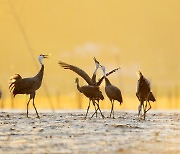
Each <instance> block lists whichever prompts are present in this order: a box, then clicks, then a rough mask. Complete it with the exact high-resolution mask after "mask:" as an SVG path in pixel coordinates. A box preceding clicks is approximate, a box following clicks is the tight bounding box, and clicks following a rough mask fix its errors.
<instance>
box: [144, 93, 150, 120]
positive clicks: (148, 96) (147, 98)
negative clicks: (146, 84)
mask: <svg viewBox="0 0 180 154" xmlns="http://www.w3.org/2000/svg"><path fill="white" fill-rule="evenodd" d="M149 94H150V93H149ZM149 94H148V96H147V98H146V105H145V108H144V120H145V119H146V112H147V111H146V108H147V103H148V98H149ZM148 110H149V109H148Z"/></svg>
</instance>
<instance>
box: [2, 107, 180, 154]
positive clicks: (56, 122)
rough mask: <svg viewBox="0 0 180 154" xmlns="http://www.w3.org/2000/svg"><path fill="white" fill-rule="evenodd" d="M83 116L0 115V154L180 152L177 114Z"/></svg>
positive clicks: (179, 123)
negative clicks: (142, 117) (144, 117)
mask: <svg viewBox="0 0 180 154" xmlns="http://www.w3.org/2000/svg"><path fill="white" fill-rule="evenodd" d="M103 113H104V115H105V116H108V115H109V111H108V112H107V111H104V112H103ZM84 114H85V110H83V111H78V112H70V111H67V112H56V113H50V112H49V113H48V112H40V117H41V118H40V119H37V118H36V115H35V114H34V112H33V111H32V112H31V113H30V118H26V114H25V111H23V112H0V153H119V152H122V153H180V112H179V111H176V112H153V111H150V112H149V113H148V114H147V119H146V121H144V120H140V121H139V120H138V119H137V113H136V112H130V111H128V112H123V111H115V117H116V119H110V118H105V119H102V118H101V117H100V115H99V116H98V118H92V119H90V118H87V119H86V120H85V119H84ZM91 114H92V112H90V113H89V114H88V116H89V117H90V115H91Z"/></svg>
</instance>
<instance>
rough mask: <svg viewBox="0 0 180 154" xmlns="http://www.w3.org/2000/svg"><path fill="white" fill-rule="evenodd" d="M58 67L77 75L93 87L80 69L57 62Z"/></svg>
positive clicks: (86, 75)
mask: <svg viewBox="0 0 180 154" xmlns="http://www.w3.org/2000/svg"><path fill="white" fill-rule="evenodd" d="M59 65H60V66H61V67H63V68H64V69H69V70H71V71H73V72H75V73H77V74H78V75H79V76H81V77H82V78H83V79H84V80H85V81H86V82H87V83H88V84H89V85H93V82H92V79H91V78H90V77H89V75H88V74H87V73H86V72H85V71H83V70H82V69H80V68H78V67H76V66H73V65H70V64H67V63H64V62H61V61H59Z"/></svg>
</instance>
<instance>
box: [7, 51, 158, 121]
mask: <svg viewBox="0 0 180 154" xmlns="http://www.w3.org/2000/svg"><path fill="white" fill-rule="evenodd" d="M44 58H48V55H44V54H41V55H40V56H39V57H38V60H39V62H40V64H41V69H40V71H39V72H38V73H37V75H35V76H34V77H31V78H22V77H21V75H19V74H15V75H14V76H12V77H11V78H10V81H9V89H10V92H11V93H12V95H13V96H14V97H15V96H16V95H17V94H27V95H30V97H29V100H28V102H27V117H28V106H29V102H30V101H31V100H33V106H34V109H35V111H36V114H37V117H38V118H40V117H39V114H38V112H37V109H36V106H35V102H34V99H35V95H36V90H38V89H39V88H40V86H41V83H42V79H43V73H44V64H43V62H42V60H43V59H44ZM94 62H95V71H94V73H93V75H92V78H90V77H89V75H88V74H87V73H86V72H85V71H83V70H82V69H80V68H78V67H76V66H73V65H70V64H67V63H64V62H61V61H60V62H59V65H60V66H61V67H62V68H64V69H68V70H71V71H73V72H75V73H76V74H78V75H79V76H80V77H82V78H83V79H84V80H85V81H86V82H87V84H88V85H85V86H80V85H79V79H78V78H76V79H75V83H76V85H77V89H78V91H79V92H80V93H82V94H84V95H85V96H86V97H87V98H89V105H88V108H87V112H86V115H85V118H86V117H87V114H88V111H89V108H90V104H91V102H92V103H93V105H94V108H95V112H94V113H93V114H92V116H91V117H93V116H94V115H96V117H97V111H98V110H99V112H100V114H101V116H102V118H104V115H103V113H102V111H101V109H100V106H99V101H100V100H103V99H104V96H103V95H102V92H101V90H100V88H99V87H100V85H101V83H102V81H103V80H105V92H106V95H107V97H108V98H109V100H110V101H111V104H112V107H111V112H110V117H111V116H112V117H113V118H114V101H115V100H117V101H118V102H119V103H120V105H121V104H122V102H123V98H122V94H121V91H120V89H119V88H118V87H116V86H114V85H112V84H111V82H110V81H109V79H108V78H107V77H108V76H109V75H110V74H112V73H114V72H116V71H117V70H119V69H120V67H118V68H115V69H113V70H112V71H110V72H108V73H106V69H105V67H104V66H102V65H101V64H100V63H99V62H98V61H97V60H96V58H94ZM99 68H100V69H101V70H102V71H103V76H102V77H101V78H100V79H99V80H98V81H97V80H96V73H97V70H98V69H99ZM138 75H139V79H138V83H137V92H136V96H137V98H138V100H139V101H140V104H139V106H138V117H139V118H141V117H143V118H144V119H145V117H146V113H147V112H148V111H149V110H150V109H151V104H150V101H152V102H154V101H156V99H155V97H154V95H153V93H152V91H151V89H150V82H149V81H148V80H147V79H146V78H145V77H144V76H143V74H142V73H141V72H140V71H139V72H138ZM142 109H143V113H142V114H141V110H142Z"/></svg>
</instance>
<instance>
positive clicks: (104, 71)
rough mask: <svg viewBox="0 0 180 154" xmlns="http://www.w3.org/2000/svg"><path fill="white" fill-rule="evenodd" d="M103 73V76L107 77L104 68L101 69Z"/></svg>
mask: <svg viewBox="0 0 180 154" xmlns="http://www.w3.org/2000/svg"><path fill="white" fill-rule="evenodd" d="M103 73H104V77H107V76H106V70H105V68H104V69H103Z"/></svg>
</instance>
